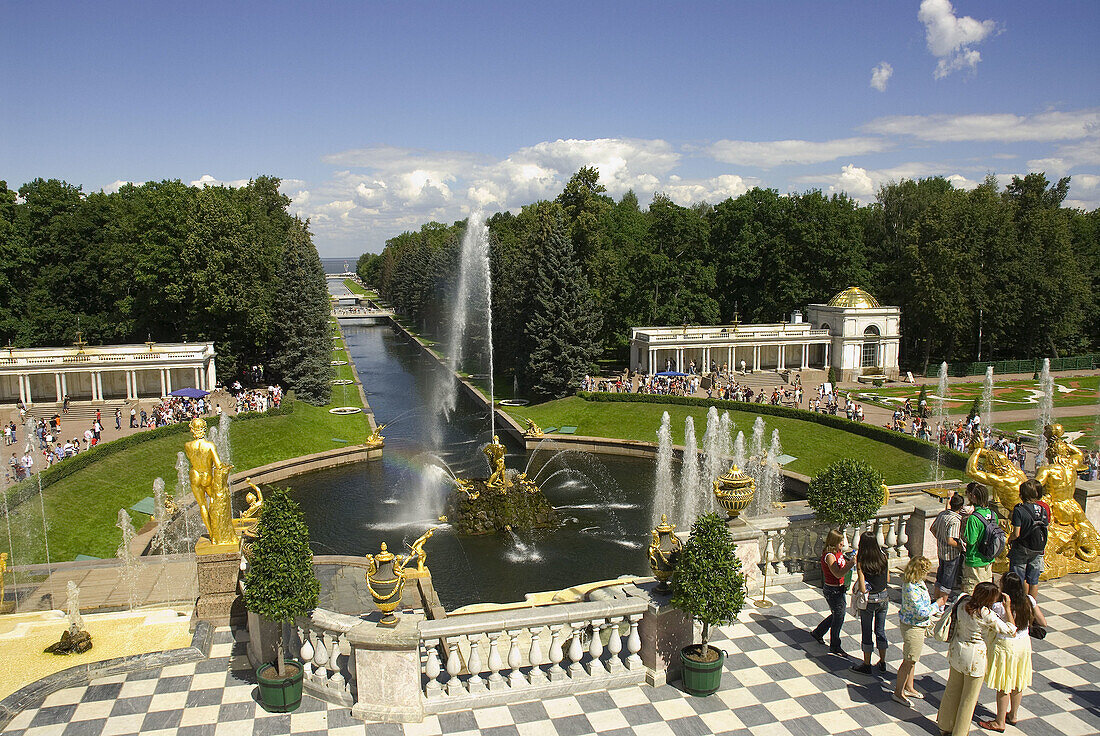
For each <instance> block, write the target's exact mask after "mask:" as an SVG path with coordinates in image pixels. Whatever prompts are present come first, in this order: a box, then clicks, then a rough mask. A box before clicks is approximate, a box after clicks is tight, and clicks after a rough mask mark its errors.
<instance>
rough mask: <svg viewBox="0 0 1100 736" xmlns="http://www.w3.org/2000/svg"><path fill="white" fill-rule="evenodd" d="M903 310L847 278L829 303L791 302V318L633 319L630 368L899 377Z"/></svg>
mask: <svg viewBox="0 0 1100 736" xmlns="http://www.w3.org/2000/svg"><path fill="white" fill-rule="evenodd" d="M900 344H901V310H900V309H899V308H898V307H885V306H882V305H880V304H879V303H878V300H876V299H875V298H874V297H873V296H871V295H870V294H868V293H867V292H866V291H864V290H863V289H860V288H858V287H855V286H852V287H849V288H848V289H845V290H844V291H842V292H840V293H839V294H837V295H836V296H834V297H833V298H832V299H830V300H829V302H828V304H810V305H809V306H808V307H807V308H806V315H805V318H803V315H802V312H800V311H799V310H795V311H794V312H793V313H792V314H791V320H790V322H780V323H777V324H760V325H749V324H741V323H739V322H735V323H734V324H731V325H711V326H687V325H684V326H681V327H635V328H633V330H632V334H631V340H630V368H631V369H634V370H639V371H640V372H642V373H648V374H654V373H660V372H661V371H665V370H673V371H680V372H687V370H688V367H689V366H690V364H691V362H692V361H695V366H696V371H697V372H706V371H709V370H710V368H711V366H712V365H714V366H715V367H717V368H718V369H719V370H721V369H722V368H723V367H728V368H730V369H732V370H736V371H742V370H743V371H745V372H758V371H766V370H773V371H787V370H793V371H800V370H807V369H818V370H828V369H829V367H830V366H831V367H833V368H836V369H837V372H838V374H839V378H840V380H842V381H854V380H856V379H857V378H858V377H859V376H861V375H881V376H886V377H887V378H891V379H897V378H898V349H899V347H900Z"/></svg>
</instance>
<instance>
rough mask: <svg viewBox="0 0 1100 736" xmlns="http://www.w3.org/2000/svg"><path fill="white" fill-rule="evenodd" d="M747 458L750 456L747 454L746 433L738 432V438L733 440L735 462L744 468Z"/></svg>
mask: <svg viewBox="0 0 1100 736" xmlns="http://www.w3.org/2000/svg"><path fill="white" fill-rule="evenodd" d="M747 460H748V458H747V457H746V456H745V433H744V432H738V433H737V439H735V440H734V441H733V463H734V465H736V466H737V467H739V468H741V469H742V470H744V469H745V462H746V461H747Z"/></svg>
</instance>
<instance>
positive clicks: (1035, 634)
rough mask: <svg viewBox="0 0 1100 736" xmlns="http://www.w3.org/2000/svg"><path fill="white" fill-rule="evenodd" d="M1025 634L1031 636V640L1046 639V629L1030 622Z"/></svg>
mask: <svg viewBox="0 0 1100 736" xmlns="http://www.w3.org/2000/svg"><path fill="white" fill-rule="evenodd" d="M1027 633H1029V634H1031V638H1032V639H1046V638H1047V627H1046V626H1043V625H1042V624H1040V623H1036V622H1034V621H1032V622H1031V625H1030V626H1028V627H1027Z"/></svg>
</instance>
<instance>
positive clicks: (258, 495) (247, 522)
mask: <svg viewBox="0 0 1100 736" xmlns="http://www.w3.org/2000/svg"><path fill="white" fill-rule="evenodd" d="M244 482H245V483H247V484H248V485H249V487H250V488H252V490H251V491H249V492H248V494H247V495H246V496H245V497H244V500H245V501H247V502H248V508H247V509H245V510H244V511H242V512H241V515H240V516H238V517H237V518H236V519H234V520H233V528H234V529H236V531H237V535H238V536H239V537H241V538H242V539H244V538H245V537H254V536H256V525H257V524H259V523H260V513H261V512H263V510H264V509H263V506H264V492H263V491H261V490H260V488H259V486H257V485H256V484H255V483H253V482H252V479H251V478H245V479H244Z"/></svg>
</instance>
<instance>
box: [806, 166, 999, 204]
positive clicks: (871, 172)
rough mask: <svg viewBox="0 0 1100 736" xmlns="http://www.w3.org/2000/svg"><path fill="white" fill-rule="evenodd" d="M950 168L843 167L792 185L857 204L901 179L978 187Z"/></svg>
mask: <svg viewBox="0 0 1100 736" xmlns="http://www.w3.org/2000/svg"><path fill="white" fill-rule="evenodd" d="M952 168H953V167H951V166H948V165H944V164H936V163H925V162H911V163H905V164H900V165H898V166H892V167H889V168H885V169H866V168H863V167H860V166H856V165H855V164H846V165H845V166H842V167H841V169H840V171H839V172H833V173H822V174H807V175H804V176H798V177H795V178H794V179H793V180H792V181H793V182H795V183H796V184H801V185H810V186H820V187H822V189H823V190H824V191H826V192H827V193H829V194H840V193H842V192H843V193H845V194H847V195H848V196H849V197H852V198H853V199H856V200H859V201H860V202H870V201H873V200H874V198H875V195H876V194H877V193H878V190H879V188H880V187H882V186H883V185H885V184H889V183H890V182H898V181H901V180H902V179H921V178H925V177H930V176H943V177H944V178H945V179H947V180H948V181H950V182H951V183H952V184H953V185H954V186H955V188H957V189H973V188H974V187H976V186H978V184H980V183H981V180H980V179H971V178H968V177H966V176H963V175H962V174H960V173H958V172H957V171H956V172H952ZM949 172H951V173H949Z"/></svg>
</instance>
